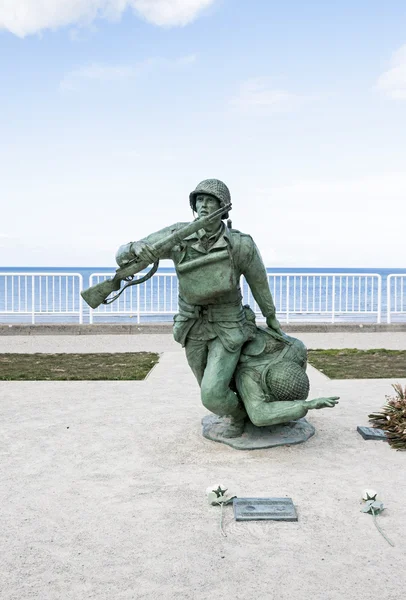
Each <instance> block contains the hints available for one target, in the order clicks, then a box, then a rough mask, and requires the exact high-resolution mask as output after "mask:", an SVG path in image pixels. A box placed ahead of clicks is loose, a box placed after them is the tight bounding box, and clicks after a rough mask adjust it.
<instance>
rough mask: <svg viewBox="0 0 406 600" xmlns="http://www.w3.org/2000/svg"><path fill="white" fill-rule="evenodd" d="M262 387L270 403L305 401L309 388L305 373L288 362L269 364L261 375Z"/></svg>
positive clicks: (291, 362)
mask: <svg viewBox="0 0 406 600" xmlns="http://www.w3.org/2000/svg"><path fill="white" fill-rule="evenodd" d="M262 385H263V387H264V388H265V391H266V393H267V395H268V396H269V397H270V399H271V401H272V400H274V401H284V400H305V399H306V398H307V396H308V395H309V388H310V384H309V378H308V376H307V375H306V371H305V370H304V369H303V368H302V367H301V366H300V365H298V364H297V363H296V362H293V361H290V360H281V361H279V362H276V363H273V364H270V365H269V367H268V368H267V369H266V370H265V371H264V373H263V381H262Z"/></svg>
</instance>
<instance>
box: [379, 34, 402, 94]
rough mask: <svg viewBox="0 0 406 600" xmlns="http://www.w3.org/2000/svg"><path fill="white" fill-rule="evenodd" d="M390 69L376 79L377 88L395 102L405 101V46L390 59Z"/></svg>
mask: <svg viewBox="0 0 406 600" xmlns="http://www.w3.org/2000/svg"><path fill="white" fill-rule="evenodd" d="M391 65H392V67H391V68H390V69H388V71H385V73H382V75H381V76H380V77H379V78H378V81H377V87H378V89H380V90H382V91H383V92H384V93H385V94H387V95H388V96H389V97H390V98H393V99H395V100H399V99H400V100H405V99H406V44H405V45H404V46H401V47H400V48H399V49H398V50H397V51H396V52H394V54H393V55H392V59H391Z"/></svg>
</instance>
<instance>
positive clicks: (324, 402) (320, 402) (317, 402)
mask: <svg viewBox="0 0 406 600" xmlns="http://www.w3.org/2000/svg"><path fill="white" fill-rule="evenodd" d="M339 398H340V396H329V397H328V398H315V399H314V400H310V402H306V404H307V405H308V407H309V409H311V408H333V407H334V406H335V405H336V404H338V400H339Z"/></svg>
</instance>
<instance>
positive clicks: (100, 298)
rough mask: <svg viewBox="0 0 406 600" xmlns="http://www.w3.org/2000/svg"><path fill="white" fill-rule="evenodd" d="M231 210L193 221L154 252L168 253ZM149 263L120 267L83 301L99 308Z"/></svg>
mask: <svg viewBox="0 0 406 600" xmlns="http://www.w3.org/2000/svg"><path fill="white" fill-rule="evenodd" d="M229 209H231V204H227V205H226V206H222V207H221V208H219V209H218V210H216V211H215V212H213V213H212V214H211V215H208V216H207V217H202V218H201V219H196V220H195V221H192V222H191V223H189V224H188V225H185V227H182V229H179V230H178V231H176V232H175V233H172V234H171V235H169V236H168V237H167V238H165V239H164V240H162V241H160V242H158V243H157V244H156V245H155V246H153V250H154V251H155V252H156V253H157V255H158V256H159V254H160V253H164V252H167V251H168V250H170V248H172V246H174V245H175V244H177V243H179V242H180V241H181V240H183V239H185V238H186V237H188V236H189V235H192V234H193V233H195V232H196V231H198V230H199V229H204V228H205V226H207V225H209V224H210V223H211V221H213V220H214V219H216V218H217V217H219V216H221V215H222V214H223V213H224V212H226V211H227V210H229ZM148 265H149V263H147V262H145V261H140V260H138V259H137V258H135V259H134V260H132V261H131V262H129V263H128V264H126V265H125V266H124V267H120V268H119V269H117V270H116V274H115V275H114V277H113V278H112V279H106V281H102V282H101V283H97V284H96V285H92V286H91V287H90V288H88V289H87V290H83V291H82V292H80V295H81V296H82V298H83V300H84V301H85V302H86V303H87V304H88V305H89V306H90V307H91V308H97V307H98V306H100V304H103V303H104V302H105V301H106V299H107V298H108V296H109V295H110V294H111V293H112V292H117V291H118V290H119V289H120V287H121V282H122V281H123V280H124V279H126V278H127V277H132V276H133V275H136V274H137V273H139V272H140V271H143V270H144V269H146V268H147V267H148Z"/></svg>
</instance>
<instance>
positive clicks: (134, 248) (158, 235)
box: [116, 223, 186, 267]
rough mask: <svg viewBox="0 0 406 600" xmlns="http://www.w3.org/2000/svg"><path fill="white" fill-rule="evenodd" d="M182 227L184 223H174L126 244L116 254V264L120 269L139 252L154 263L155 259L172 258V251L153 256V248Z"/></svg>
mask: <svg viewBox="0 0 406 600" xmlns="http://www.w3.org/2000/svg"><path fill="white" fill-rule="evenodd" d="M184 225H186V223H175V224H174V225H169V227H164V228H163V229H160V230H159V231H155V232H154V233H151V234H150V235H147V236H146V237H145V238H142V239H141V240H138V241H137V242H128V244H124V245H123V246H120V248H119V249H118V250H117V253H116V262H117V264H118V265H119V266H120V267H123V266H124V265H126V264H127V263H128V262H130V261H131V260H134V258H135V256H136V255H139V253H140V252H143V253H145V254H146V256H145V258H149V257H150V260H151V262H154V261H155V260H156V259H157V258H160V259H166V258H172V250H169V251H168V252H166V253H164V254H160V255H159V256H155V255H154V253H153V246H154V244H156V243H157V242H160V241H161V240H163V239H165V238H166V237H168V235H171V233H173V232H174V231H177V230H178V229H180V228H181V227H183V226H184Z"/></svg>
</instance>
